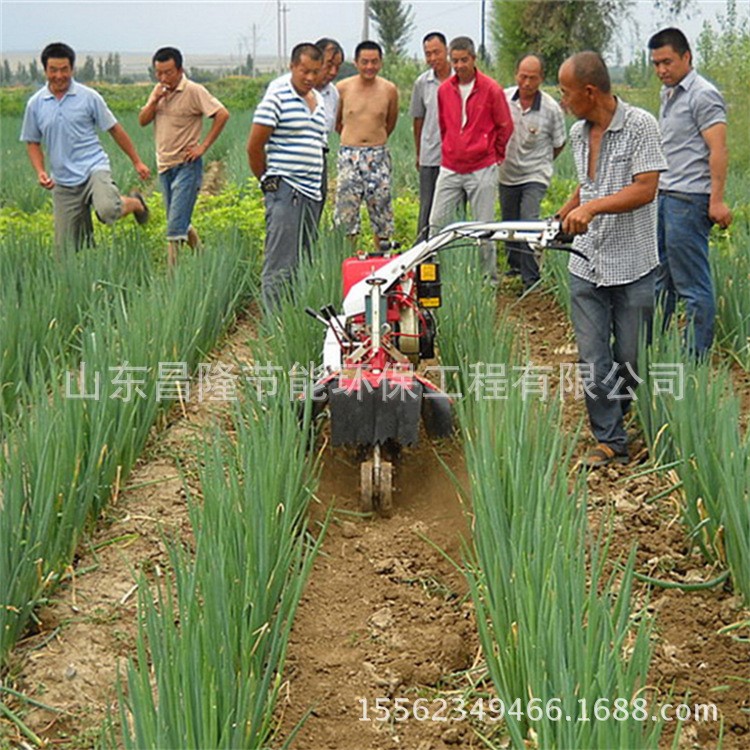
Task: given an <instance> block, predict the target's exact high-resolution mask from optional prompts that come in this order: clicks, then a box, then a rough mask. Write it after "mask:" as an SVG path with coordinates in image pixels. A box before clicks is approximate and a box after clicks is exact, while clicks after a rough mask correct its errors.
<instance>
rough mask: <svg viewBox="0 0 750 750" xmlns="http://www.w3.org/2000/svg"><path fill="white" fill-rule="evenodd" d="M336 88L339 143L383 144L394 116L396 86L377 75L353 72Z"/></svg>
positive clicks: (345, 144)
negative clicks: (367, 76)
mask: <svg viewBox="0 0 750 750" xmlns="http://www.w3.org/2000/svg"><path fill="white" fill-rule="evenodd" d="M337 88H338V90H339V94H340V97H341V98H340V101H339V113H338V121H339V125H340V132H341V145H342V146H383V145H384V144H385V143H386V141H387V140H388V136H389V135H390V134H391V133H392V132H393V128H394V127H395V126H396V119H397V117H398V90H397V89H396V86H395V85H394V84H393V83H391V82H390V81H386V80H385V79H383V78H380V77H377V78H375V79H374V80H373V81H363V80H362V78H361V77H360V76H359V75H356V76H352V77H351V78H345V79H344V80H343V81H341V82H340V83H339V84H337Z"/></svg>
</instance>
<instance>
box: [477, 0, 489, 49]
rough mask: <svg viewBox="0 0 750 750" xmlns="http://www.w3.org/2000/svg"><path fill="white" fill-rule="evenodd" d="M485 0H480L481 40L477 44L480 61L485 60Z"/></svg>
mask: <svg viewBox="0 0 750 750" xmlns="http://www.w3.org/2000/svg"><path fill="white" fill-rule="evenodd" d="M485 4H486V3H485V0H482V18H481V29H482V31H481V37H482V41H481V43H480V45H479V56H480V58H481V60H482V62H487V48H486V47H485V46H484V16H485Z"/></svg>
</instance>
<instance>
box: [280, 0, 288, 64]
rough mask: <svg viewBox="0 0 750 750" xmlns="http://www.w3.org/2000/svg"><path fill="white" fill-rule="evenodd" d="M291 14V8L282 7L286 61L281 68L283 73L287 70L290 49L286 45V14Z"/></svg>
mask: <svg viewBox="0 0 750 750" xmlns="http://www.w3.org/2000/svg"><path fill="white" fill-rule="evenodd" d="M287 13H289V6H288V5H283V6H282V7H281V14H282V16H283V19H282V28H283V29H284V48H283V49H284V60H283V63H282V66H281V69H282V71H283V70H284V69H285V68H286V58H287V57H288V56H289V48H288V47H287V43H286V14H287Z"/></svg>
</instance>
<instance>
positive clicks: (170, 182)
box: [159, 159, 203, 241]
mask: <svg viewBox="0 0 750 750" xmlns="http://www.w3.org/2000/svg"><path fill="white" fill-rule="evenodd" d="M202 179H203V160H202V159H196V160H195V161H186V162H183V163H182V164H178V165H177V166H176V167H172V168H171V169H168V170H167V171H166V172H160V173H159V182H160V183H161V189H162V193H163V194H164V203H165V205H166V207H167V239H168V240H173V241H178V240H187V237H188V230H189V229H190V219H191V218H192V216H193V208H195V201H196V200H197V199H198V191H199V190H200V189H201V181H202Z"/></svg>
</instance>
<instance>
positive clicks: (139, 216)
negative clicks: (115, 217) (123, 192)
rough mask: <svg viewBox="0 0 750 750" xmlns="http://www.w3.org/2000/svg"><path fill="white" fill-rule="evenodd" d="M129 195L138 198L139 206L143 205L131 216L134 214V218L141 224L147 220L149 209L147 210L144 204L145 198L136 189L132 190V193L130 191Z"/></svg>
mask: <svg viewBox="0 0 750 750" xmlns="http://www.w3.org/2000/svg"><path fill="white" fill-rule="evenodd" d="M130 197H131V198H136V199H138V200H139V201H140V202H141V206H143V208H141V210H140V211H134V212H133V216H135V220H136V221H137V222H138V223H139V224H140V225H141V226H143V225H144V224H145V223H146V222H147V221H148V216H149V210H148V206H147V205H146V200H145V198H144V197H143V196H142V195H141V194H140V193H139V192H138V191H137V190H134V191H133V192H132V193H130Z"/></svg>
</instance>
